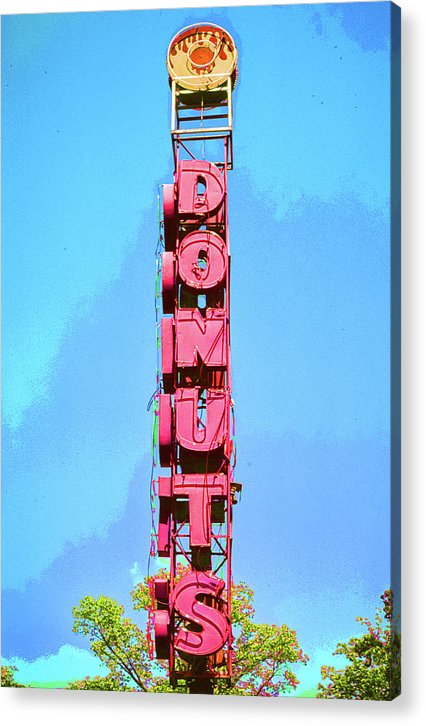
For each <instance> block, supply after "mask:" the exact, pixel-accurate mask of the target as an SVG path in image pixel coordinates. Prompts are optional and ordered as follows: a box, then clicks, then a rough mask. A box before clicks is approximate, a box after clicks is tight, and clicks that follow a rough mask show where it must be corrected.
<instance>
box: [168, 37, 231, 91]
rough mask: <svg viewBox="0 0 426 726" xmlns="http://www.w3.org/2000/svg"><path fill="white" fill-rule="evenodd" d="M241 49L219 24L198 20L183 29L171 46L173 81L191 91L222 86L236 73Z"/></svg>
mask: <svg viewBox="0 0 426 726" xmlns="http://www.w3.org/2000/svg"><path fill="white" fill-rule="evenodd" d="M236 68H237V49H236V47H235V43H234V41H233V40H232V37H231V36H230V34H229V33H228V32H227V31H226V30H224V29H223V28H221V27H220V26H219V25H213V24H212V23H201V24H200V23H197V24H196V25H189V26H188V27H187V28H183V30H181V31H180V32H179V33H178V34H177V35H175V37H174V38H173V40H172V42H171V43H170V45H169V49H168V51H167V70H168V72H169V76H170V78H171V80H172V81H176V83H177V84H178V85H179V86H181V87H182V88H186V89H188V90H190V91H207V90H209V89H212V88H217V87H218V86H221V85H222V84H223V83H225V81H226V80H227V78H228V77H229V76H232V75H233V74H234V76H235V73H236Z"/></svg>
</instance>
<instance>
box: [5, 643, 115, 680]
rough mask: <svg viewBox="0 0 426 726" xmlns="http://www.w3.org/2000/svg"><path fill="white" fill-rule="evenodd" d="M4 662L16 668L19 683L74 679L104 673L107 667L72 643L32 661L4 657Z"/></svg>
mask: <svg viewBox="0 0 426 726" xmlns="http://www.w3.org/2000/svg"><path fill="white" fill-rule="evenodd" d="M4 662H5V664H7V665H14V666H16V667H17V668H18V673H17V674H16V680H17V681H18V682H19V683H24V684H29V683H34V682H41V683H45V682H51V681H67V682H68V681H75V680H79V679H81V678H84V677H85V676H92V677H94V676H97V675H106V673H107V672H108V670H107V668H106V667H105V666H103V665H102V664H101V663H100V662H99V659H98V658H96V656H95V655H93V654H92V653H90V652H89V651H87V650H83V649H82V648H76V647H75V646H73V645H69V644H66V645H62V646H61V647H60V648H59V650H58V652H57V653H52V654H50V655H46V656H41V657H40V658H37V659H36V660H34V661H27V660H24V659H23V658H10V659H6V660H5V661H4Z"/></svg>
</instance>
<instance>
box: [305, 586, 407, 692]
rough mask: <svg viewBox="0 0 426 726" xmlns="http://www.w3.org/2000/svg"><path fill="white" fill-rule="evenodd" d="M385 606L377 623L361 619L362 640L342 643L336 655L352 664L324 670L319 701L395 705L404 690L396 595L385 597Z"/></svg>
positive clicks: (380, 611)
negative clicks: (348, 700)
mask: <svg viewBox="0 0 426 726" xmlns="http://www.w3.org/2000/svg"><path fill="white" fill-rule="evenodd" d="M381 599H382V601H383V605H382V607H381V608H379V609H378V610H377V611H376V616H375V623H374V624H373V623H371V621H370V620H368V618H362V617H358V618H356V620H357V622H359V623H361V624H362V625H363V626H364V627H365V628H366V631H367V632H365V633H364V634H363V635H362V636H361V637H359V638H350V640H349V641H348V642H347V643H338V644H337V648H336V650H335V651H334V655H344V656H346V658H347V659H348V661H349V665H347V666H346V667H345V668H343V669H340V670H338V669H336V668H333V667H332V666H323V667H322V668H321V676H322V679H323V681H325V683H319V684H318V692H317V698H346V699H351V700H368V701H391V700H392V699H393V698H396V696H398V695H399V693H400V690H401V637H400V633H399V630H398V623H397V619H396V618H395V617H394V613H393V592H392V590H385V592H384V593H383V595H381Z"/></svg>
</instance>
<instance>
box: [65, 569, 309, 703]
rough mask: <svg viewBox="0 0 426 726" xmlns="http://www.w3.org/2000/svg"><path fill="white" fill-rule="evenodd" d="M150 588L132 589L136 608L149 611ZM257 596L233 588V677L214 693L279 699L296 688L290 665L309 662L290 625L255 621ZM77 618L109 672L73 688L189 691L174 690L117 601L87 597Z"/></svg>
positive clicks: (246, 589) (78, 628) (185, 685)
mask: <svg viewBox="0 0 426 726" xmlns="http://www.w3.org/2000/svg"><path fill="white" fill-rule="evenodd" d="M183 572H184V570H183V569H181V574H182V573H183ZM163 574H165V573H163ZM149 584H150V580H149V579H148V578H146V579H145V581H144V582H143V583H140V584H139V585H137V586H136V587H135V589H134V590H132V592H131V597H132V604H133V608H134V610H136V611H142V612H146V611H148V609H149V607H150V604H151V597H150V591H149ZM253 597H254V593H253V591H252V590H251V589H250V588H249V587H248V586H247V585H246V584H245V583H237V584H233V586H232V622H233V631H234V637H235V639H234V643H233V649H234V661H233V671H234V676H233V679H232V683H231V684H229V683H227V681H226V679H218V680H217V681H215V684H214V693H216V694H219V693H227V694H234V695H237V694H238V695H259V696H278V695H283V694H286V693H289V692H291V691H292V690H293V689H294V688H295V687H296V686H297V684H298V680H297V678H296V675H295V673H294V672H293V670H292V664H294V663H306V661H307V656H306V655H305V654H304V653H303V652H302V650H301V648H300V647H299V645H298V642H297V637H296V633H295V631H294V630H290V629H289V628H288V627H287V625H280V626H277V625H266V624H258V623H255V622H254V608H253ZM73 615H74V628H73V630H74V632H76V633H79V634H81V635H83V636H85V637H87V638H88V639H89V641H90V647H91V650H92V651H93V653H95V654H96V655H97V656H98V657H99V659H100V660H101V661H102V663H103V664H104V665H106V666H107V668H108V671H109V673H108V675H107V676H105V677H96V678H93V679H90V678H85V679H83V680H82V681H77V682H75V683H72V684H70V685H69V688H72V689H91V688H94V689H99V690H135V691H154V692H173V691H177V692H182V693H186V692H188V683H187V682H185V681H184V680H182V681H178V683H177V685H176V687H175V688H172V687H171V686H170V684H169V679H168V674H167V671H166V669H165V667H164V665H163V663H164V661H158V660H156V659H151V658H150V656H149V648H148V639H147V636H146V633H145V632H144V631H143V630H142V629H141V628H140V627H139V626H138V625H136V624H135V623H134V622H133V621H132V620H130V619H129V618H127V617H125V615H124V608H123V606H122V605H119V604H118V603H117V602H116V601H115V600H113V599H112V598H109V597H104V596H101V597H99V598H97V599H95V598H93V597H91V596H87V597H84V598H83V599H82V600H81V602H80V604H79V605H78V606H77V607H75V608H73Z"/></svg>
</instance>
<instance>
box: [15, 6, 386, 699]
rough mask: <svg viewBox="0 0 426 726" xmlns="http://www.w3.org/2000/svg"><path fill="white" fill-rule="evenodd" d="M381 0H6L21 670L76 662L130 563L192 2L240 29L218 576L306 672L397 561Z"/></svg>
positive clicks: (135, 551) (312, 679) (137, 546)
mask: <svg viewBox="0 0 426 726" xmlns="http://www.w3.org/2000/svg"><path fill="white" fill-rule="evenodd" d="M389 12H390V5H389V3H386V2H379V3H353V4H352V3H350V4H345V5H343V4H342V5H326V4H325V5H311V6H310V5H304V6H270V7H260V8H256V7H250V8H248V7H246V8H241V7H235V8H228V9H220V8H215V9H213V10H211V11H210V12H208V14H207V11H206V10H196V9H188V10H163V11H140V12H138V11H131V12H108V13H101V12H100V13H84V14H78V13H66V14H57V15H56V14H50V15H49V14H47V15H28V16H23V15H19V16H9V17H3V19H2V32H3V56H2V73H3V301H2V305H3V482H4V483H3V572H2V581H3V646H2V652H3V656H4V657H5V658H7V659H10V660H13V658H18V659H19V661H17V662H19V664H20V666H21V670H22V668H24V667H25V668H28V673H29V674H30V675H28V680H29V681H30V680H50V681H54V680H58V679H59V680H60V679H62V678H64V679H65V680H66V679H67V678H68V677H69V678H72V677H80V676H82V675H85V673H88V672H89V670H88V669H89V660H88V658H89V657H90V656H89V655H88V654H87V651H86V650H85V648H86V644H85V642H84V641H83V640H82V639H80V638H79V637H78V636H76V635H73V634H72V633H71V628H72V617H71V608H72V606H73V605H74V604H76V603H77V602H78V601H79V599H80V598H81V597H82V596H84V595H85V594H93V595H97V594H101V593H103V594H109V595H112V596H113V597H116V598H117V599H118V600H120V602H123V603H124V604H126V605H129V594H128V593H129V590H130V589H131V587H132V584H133V580H134V578H135V577H136V578H137V577H138V576H140V577H143V576H144V575H145V573H146V566H147V565H146V563H147V557H148V550H149V529H150V514H149V479H150V446H151V443H150V429H151V419H150V415H149V414H148V413H147V412H146V403H147V401H148V399H149V398H150V396H151V393H152V391H153V388H154V386H155V329H154V325H155V318H154V273H155V264H154V251H155V246H156V242H157V198H156V195H157V188H158V185H159V184H161V183H163V182H169V181H171V174H172V156H171V145H170V138H169V109H170V92H169V87H168V83H167V73H166V67H165V52H166V49H167V46H168V43H169V42H170V39H171V37H172V36H173V35H174V34H175V32H177V31H178V30H179V29H180V28H181V27H183V26H185V25H188V24H190V23H193V22H197V21H199V20H203V19H206V18H207V15H208V19H209V20H211V21H212V22H214V23H217V24H221V25H223V26H224V27H226V28H227V29H228V30H229V31H230V32H231V34H232V35H233V37H234V39H235V41H236V43H237V46H238V49H239V79H238V84H237V87H236V90H235V92H234V106H235V130H234V145H235V160H234V161H235V168H234V170H233V171H232V173H230V175H229V198H230V235H231V251H232V362H233V384H234V399H235V402H236V419H237V441H238V467H237V479H238V480H239V481H242V482H243V485H244V489H243V495H242V500H241V503H240V504H239V505H238V507H237V508H236V511H235V526H234V536H235V539H234V559H233V564H234V576H235V578H236V579H244V580H246V581H247V582H248V583H250V585H251V586H252V587H253V588H254V590H255V593H256V601H255V602H256V609H257V616H258V618H259V620H263V621H266V622H286V623H288V624H289V625H290V626H291V627H294V628H296V630H297V633H298V636H299V641H300V644H301V646H302V647H303V649H304V650H305V651H306V652H307V653H308V654H309V655H310V656H311V664H310V665H309V666H308V667H307V668H305V669H304V674H303V681H302V686H301V689H302V688H307V687H310V686H311V685H315V684H316V683H317V681H318V679H319V666H320V665H322V664H323V663H325V662H327V659H326V655H327V653H328V654H330V653H331V652H332V650H333V649H334V646H335V644H336V643H337V641H338V640H340V639H342V638H347V637H349V636H350V635H352V634H353V633H355V632H357V627H358V626H357V625H356V624H355V617H356V615H359V614H365V615H370V616H372V615H373V613H374V609H375V607H376V606H377V605H379V596H380V594H381V592H382V591H383V589H384V588H385V587H386V586H388V584H389V581H390V572H389V569H390V562H389V558H390V548H389V537H390V530H389V508H390V502H389V416H390V411H389V385H390V382H389V377H390V376H389V374H390V371H389V344H390V340H389V336H390V324H389V314H390V310H389V294H390V278H389V275H390V259H389V250H390V238H389V235H390V225H389V214H390V212H389V199H390V187H389V160H390V156H389V154H390V126H389V80H390V79H389V59H390V44H389V22H390V18H389ZM259 28H261V33H259ZM254 327H255V330H256V335H253V328H254ZM138 573H140V574H139V575H138ZM78 654H80V655H78ZM79 657H81V660H80V666H81V667H80V670H79V668H78V667H77V665H76V663H77V662H78V658H79ZM23 661H25V663H27V664H30V665H27V666H23ZM328 662H331V660H330V658H329V659H328ZM91 663H92V665H93V668H95V665H94V664H93V661H91ZM37 664H38V665H37ZM37 668H38V669H39V670H38V671H37ZM67 669H68V670H67ZM81 671H84V672H81ZM93 672H96V670H94V671H93ZM35 673H39V675H37V676H36V675H34V674H35ZM64 673H66V675H63V674H64ZM59 674H61V675H59ZM301 675H302V674H301Z"/></svg>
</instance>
